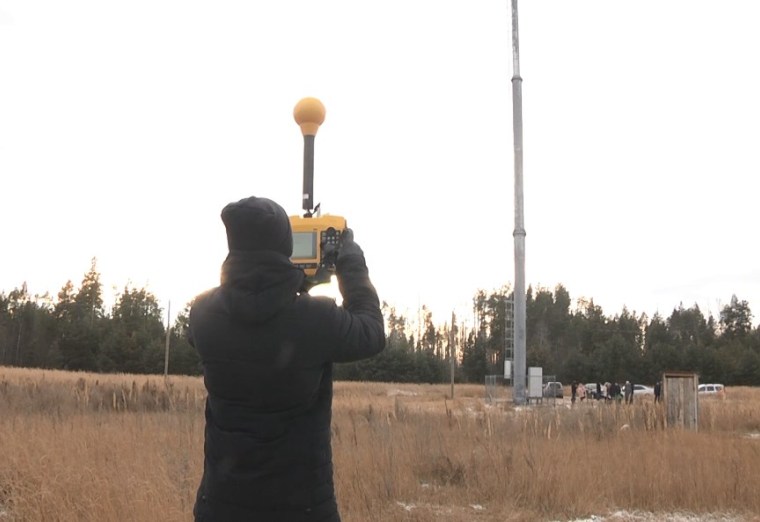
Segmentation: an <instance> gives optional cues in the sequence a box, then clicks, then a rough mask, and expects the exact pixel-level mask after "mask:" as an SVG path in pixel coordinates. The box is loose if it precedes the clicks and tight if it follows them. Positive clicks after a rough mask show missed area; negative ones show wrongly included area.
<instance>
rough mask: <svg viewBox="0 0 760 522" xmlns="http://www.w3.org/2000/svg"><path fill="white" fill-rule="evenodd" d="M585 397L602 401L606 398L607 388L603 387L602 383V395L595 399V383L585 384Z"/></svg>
mask: <svg viewBox="0 0 760 522" xmlns="http://www.w3.org/2000/svg"><path fill="white" fill-rule="evenodd" d="M586 397H588V398H589V399H604V398H605V397H607V388H606V387H605V386H604V383H602V394H601V395H600V396H599V397H597V396H596V383H595V382H587V383H586Z"/></svg>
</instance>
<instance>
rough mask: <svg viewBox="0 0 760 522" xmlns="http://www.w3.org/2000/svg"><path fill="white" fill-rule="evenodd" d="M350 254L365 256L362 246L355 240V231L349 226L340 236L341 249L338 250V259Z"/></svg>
mask: <svg viewBox="0 0 760 522" xmlns="http://www.w3.org/2000/svg"><path fill="white" fill-rule="evenodd" d="M348 256H362V257H363V256H364V252H363V251H362V249H361V247H360V246H359V245H357V244H356V243H355V242H354V231H353V230H351V229H350V228H347V229H346V230H344V231H343V234H342V235H341V237H340V249H339V250H338V261H340V260H341V259H343V258H344V257H348Z"/></svg>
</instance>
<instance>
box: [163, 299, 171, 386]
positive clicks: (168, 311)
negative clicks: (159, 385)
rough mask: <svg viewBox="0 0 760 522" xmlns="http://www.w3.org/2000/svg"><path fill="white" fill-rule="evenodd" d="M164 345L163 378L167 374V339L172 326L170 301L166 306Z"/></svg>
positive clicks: (169, 337)
mask: <svg viewBox="0 0 760 522" xmlns="http://www.w3.org/2000/svg"><path fill="white" fill-rule="evenodd" d="M166 308H167V309H166V347H165V349H164V379H166V377H167V376H168V375H169V340H170V339H171V333H172V326H171V317H172V302H171V301H169V306H167V307H166Z"/></svg>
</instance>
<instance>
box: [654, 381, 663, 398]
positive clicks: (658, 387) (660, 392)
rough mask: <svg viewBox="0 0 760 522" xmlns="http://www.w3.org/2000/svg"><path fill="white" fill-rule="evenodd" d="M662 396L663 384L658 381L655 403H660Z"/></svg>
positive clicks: (655, 386) (655, 389) (655, 385)
mask: <svg viewBox="0 0 760 522" xmlns="http://www.w3.org/2000/svg"><path fill="white" fill-rule="evenodd" d="M661 395H662V382H660V381H657V382H656V383H655V384H654V402H655V403H657V402H660V400H661V397H660V396H661Z"/></svg>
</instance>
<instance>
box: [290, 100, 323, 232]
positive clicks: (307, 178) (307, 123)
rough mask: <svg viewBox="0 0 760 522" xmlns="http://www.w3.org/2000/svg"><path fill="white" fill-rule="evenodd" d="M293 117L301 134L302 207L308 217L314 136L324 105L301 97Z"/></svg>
mask: <svg viewBox="0 0 760 522" xmlns="http://www.w3.org/2000/svg"><path fill="white" fill-rule="evenodd" d="M293 118H294V119H295V120H296V123H297V124H298V126H299V127H301V134H303V194H302V199H303V209H304V210H305V211H306V214H305V215H304V216H305V217H310V216H311V214H312V209H313V208H314V138H315V137H316V135H317V130H319V126H320V125H322V122H324V121H325V106H324V105H322V102H321V101H319V100H318V99H317V98H303V99H301V100H300V101H299V102H298V103H297V104H296V106H295V108H294V109H293Z"/></svg>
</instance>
